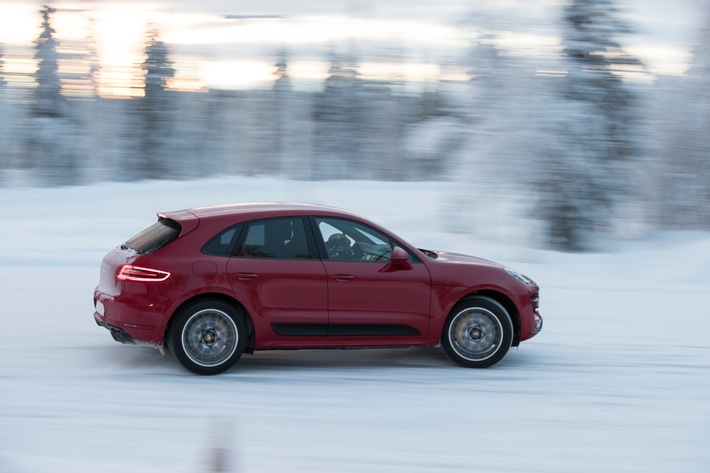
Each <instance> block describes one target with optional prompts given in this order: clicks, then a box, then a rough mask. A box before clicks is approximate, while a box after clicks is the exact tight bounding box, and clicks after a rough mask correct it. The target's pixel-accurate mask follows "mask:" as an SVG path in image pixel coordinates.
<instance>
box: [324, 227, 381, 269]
mask: <svg viewBox="0 0 710 473" xmlns="http://www.w3.org/2000/svg"><path fill="white" fill-rule="evenodd" d="M316 226H317V227H318V233H319V234H320V235H319V237H320V238H322V239H323V245H324V246H325V251H326V254H327V256H328V259H330V260H335V261H368V262H388V261H389V259H390V256H392V248H393V247H394V242H393V241H392V240H391V239H390V238H389V237H388V236H387V235H384V234H383V233H381V232H379V231H377V230H375V229H374V228H371V227H368V226H366V225H363V224H360V223H358V222H354V221H352V220H345V219H338V218H316Z"/></svg>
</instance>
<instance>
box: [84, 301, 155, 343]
mask: <svg viewBox="0 0 710 473" xmlns="http://www.w3.org/2000/svg"><path fill="white" fill-rule="evenodd" d="M154 307H155V304H150V303H146V302H145V301H144V300H141V298H140V297H132V296H131V295H130V294H129V295H125V294H124V295H120V296H110V295H107V294H104V293H102V292H101V291H99V290H96V291H95V292H94V308H95V311H94V320H95V321H96V323H97V324H98V325H99V326H101V327H104V328H106V329H107V330H109V331H110V332H111V336H112V337H113V339H114V340H116V341H117V342H121V343H130V344H139V345H144V344H146V345H152V346H162V345H163V342H164V335H165V333H164V332H165V323H164V316H163V314H161V313H160V312H159V311H156V310H151V309H154Z"/></svg>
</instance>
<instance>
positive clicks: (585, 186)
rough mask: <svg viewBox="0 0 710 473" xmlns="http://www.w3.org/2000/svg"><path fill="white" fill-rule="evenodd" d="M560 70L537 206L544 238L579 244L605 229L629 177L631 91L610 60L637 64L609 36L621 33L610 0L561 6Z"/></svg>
mask: <svg viewBox="0 0 710 473" xmlns="http://www.w3.org/2000/svg"><path fill="white" fill-rule="evenodd" d="M563 25H564V29H563V40H564V42H563V46H564V56H565V59H566V65H567V76H566V78H565V79H564V80H563V81H562V82H563V83H562V84H561V86H560V87H559V91H558V92H559V96H560V98H561V99H562V100H561V101H559V102H557V104H556V105H555V107H556V108H554V109H553V111H554V112H555V114H556V116H557V118H556V120H557V121H556V123H555V124H554V125H553V129H552V133H553V134H554V136H555V138H556V139H553V140H551V142H550V146H549V149H548V150H547V152H546V153H545V156H544V161H543V163H542V176H541V180H540V182H539V184H540V191H541V192H540V208H539V210H540V212H541V215H542V218H543V219H544V220H545V221H546V223H547V228H548V232H547V235H548V239H549V242H550V243H551V244H552V245H553V246H556V247H559V248H562V249H566V250H581V249H584V248H585V247H586V246H587V244H588V243H589V242H588V240H587V239H588V237H589V236H590V235H591V234H592V233H593V232H596V231H600V230H603V229H605V227H606V226H607V225H608V223H609V221H610V217H611V214H612V210H613V208H614V205H615V204H616V203H617V202H618V201H619V200H620V198H621V196H622V195H624V193H625V190H626V188H627V187H628V186H629V183H628V182H627V181H626V180H625V176H624V173H623V167H624V162H625V161H627V160H629V159H630V158H632V157H633V156H634V153H635V149H636V148H637V147H636V146H635V140H637V138H638V129H637V126H638V117H637V111H636V106H635V102H634V97H633V96H632V94H631V93H630V92H629V90H628V88H627V86H626V85H625V84H624V82H623V80H622V78H621V77H620V76H619V75H618V74H615V70H614V65H615V64H620V63H621V64H639V62H638V61H637V60H636V59H635V58H633V57H631V56H629V55H627V54H626V53H624V51H623V50H622V48H621V46H620V44H619V43H618V41H617V39H616V37H617V36H618V35H620V34H622V33H628V32H629V30H628V28H627V27H626V26H625V25H624V24H623V23H622V22H620V21H619V20H618V18H617V11H616V8H615V6H614V3H613V1H611V0H573V1H572V2H571V3H569V4H568V5H567V6H565V8H564V19H563Z"/></svg>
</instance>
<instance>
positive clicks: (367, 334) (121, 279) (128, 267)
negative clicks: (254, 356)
mask: <svg viewBox="0 0 710 473" xmlns="http://www.w3.org/2000/svg"><path fill="white" fill-rule="evenodd" d="M538 294H539V289H538V286H537V285H536V284H535V282H533V281H532V280H531V279H529V278H528V277H526V276H524V275H522V274H520V273H518V272H516V271H514V270H512V269H509V268H505V267H503V266H501V265H499V264H496V263H493V262H491V261H486V260H483V259H479V258H475V257H472V256H465V255H460V254H454V253H446V252H439V251H431V250H422V249H417V248H416V247H414V246H412V245H410V244H408V243H407V242H405V241H404V240H402V239H401V238H399V237H397V236H396V235H394V234H392V233H391V232H389V231H387V230H385V229H384V228H382V227H380V226H378V225H376V224H374V223H372V222H370V221H368V220H366V219H364V218H362V217H360V216H358V215H355V214H353V213H350V212H347V211H343V210H339V209H335V208H331V207H324V206H317V205H308V204H236V205H225V206H217V207H206V208H197V209H191V210H181V211H176V212H168V213H164V214H158V221H157V222H156V223H155V224H153V225H152V226H150V227H148V228H147V229H145V230H144V231H142V232H141V233H139V234H138V235H136V236H134V237H133V238H131V239H129V240H128V241H127V242H126V243H124V244H123V245H121V246H120V247H118V248H116V249H114V250H113V251H111V252H110V253H109V254H107V255H106V257H104V259H103V261H102V263H101V277H100V281H99V285H98V287H97V288H96V291H95V293H94V306H95V313H94V318H95V320H96V322H97V323H98V324H99V325H100V326H103V327H105V328H107V329H108V330H109V331H110V332H111V335H112V336H113V338H114V339H115V340H117V341H119V342H122V343H138V344H148V345H152V346H154V347H156V348H159V349H160V350H163V349H164V348H166V347H167V348H168V349H169V350H170V351H171V352H172V353H173V354H174V355H175V357H176V358H177V360H178V361H179V362H180V363H182V364H183V365H184V366H185V368H187V369H189V370H190V371H193V372H195V373H198V374H217V373H221V372H223V371H225V370H227V369H229V368H230V367H232V366H233V365H234V364H235V363H236V362H237V360H238V359H239V357H240V356H241V355H242V353H244V352H247V353H253V352H254V350H270V349H292V348H355V347H403V346H414V345H439V344H441V345H442V346H443V348H444V351H445V352H446V354H447V355H448V356H449V357H450V358H451V359H452V360H453V361H454V362H456V363H458V364H459V365H462V366H466V367H474V368H483V367H487V366H490V365H493V364H494V363H496V362H498V361H499V360H500V359H501V358H503V356H505V354H506V353H507V351H508V349H509V348H510V347H511V346H517V345H518V344H519V343H520V342H521V341H523V340H527V339H528V338H531V337H533V336H534V335H535V334H537V333H538V332H539V331H540V330H541V328H542V317H541V316H540V314H539V313H538V304H539V296H538Z"/></svg>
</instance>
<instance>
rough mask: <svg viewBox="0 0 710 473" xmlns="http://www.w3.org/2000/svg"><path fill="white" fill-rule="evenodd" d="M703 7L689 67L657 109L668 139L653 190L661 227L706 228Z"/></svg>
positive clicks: (709, 92) (709, 106)
mask: <svg viewBox="0 0 710 473" xmlns="http://www.w3.org/2000/svg"><path fill="white" fill-rule="evenodd" d="M706 5H707V7H706V11H705V13H706V20H705V25H704V27H703V28H702V30H701V33H700V39H699V41H698V46H697V47H696V48H695V51H694V58H693V63H692V66H691V68H690V69H689V70H688V73H687V74H686V75H685V76H684V77H683V78H681V79H680V81H679V83H678V84H677V85H676V88H675V90H674V91H673V92H674V93H673V94H672V102H671V103H669V104H666V106H665V107H664V109H663V110H662V114H663V117H664V118H665V120H666V121H665V123H662V125H661V126H662V127H663V129H664V130H666V131H667V132H668V133H669V134H670V136H669V137H668V138H667V139H666V142H665V143H663V156H662V158H663V163H662V167H661V170H662V173H661V178H660V181H661V182H660V184H659V186H658V190H659V193H660V199H661V201H660V211H659V214H660V215H659V218H660V219H661V222H660V223H661V224H662V225H663V226H665V227H671V228H692V229H703V230H708V229H710V206H708V202H710V134H709V133H708V130H710V48H709V47H708V44H710V2H706Z"/></svg>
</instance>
